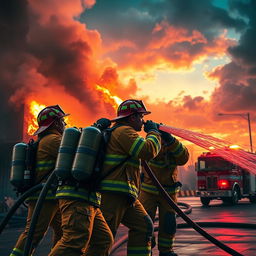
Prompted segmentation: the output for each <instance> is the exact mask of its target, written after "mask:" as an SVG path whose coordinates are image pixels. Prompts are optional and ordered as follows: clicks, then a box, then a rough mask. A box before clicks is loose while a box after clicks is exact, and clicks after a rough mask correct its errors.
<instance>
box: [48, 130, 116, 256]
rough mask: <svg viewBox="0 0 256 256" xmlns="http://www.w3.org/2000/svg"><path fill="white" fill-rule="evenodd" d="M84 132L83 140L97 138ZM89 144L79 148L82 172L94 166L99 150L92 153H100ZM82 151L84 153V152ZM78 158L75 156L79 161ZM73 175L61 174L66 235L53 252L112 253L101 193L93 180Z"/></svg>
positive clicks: (60, 194) (69, 255)
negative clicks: (90, 245) (93, 159)
mask: <svg viewBox="0 0 256 256" xmlns="http://www.w3.org/2000/svg"><path fill="white" fill-rule="evenodd" d="M89 128H92V127H89ZM95 129H96V128H95ZM86 130H87V128H85V129H83V132H84V134H86V133H85V131H86ZM89 130H91V129H89ZM96 130H98V129H96ZM83 132H82V135H81V137H80V139H81V138H86V136H90V139H91V141H95V140H97V139H96V138H93V136H94V135H95V134H94V135H93V134H92V133H88V134H89V135H88V134H87V135H83ZM97 135H98V134H97ZM97 135H95V136H97ZM64 136H65V135H64ZM64 138H65V137H64ZM71 139H72V138H71ZM83 140H84V139H82V141H83ZM87 142H88V141H87ZM89 144H90V143H87V144H86V146H83V147H82V146H81V147H78V148H77V150H76V152H77V154H79V159H80V160H79V161H80V164H79V168H78V170H79V171H80V170H81V169H82V170H84V169H86V168H87V167H88V166H90V161H92V158H94V157H96V156H97V154H96V153H94V154H92V152H96V149H95V148H94V149H92V148H90V146H89ZM61 145H62V144H61ZM83 145H84V144H83ZM94 146H95V145H94ZM61 147H62V146H61ZM94 150H95V151H94ZM69 151H70V148H69ZM79 152H83V154H80V153H79ZM88 152H89V156H90V157H89V158H88V157H87V156H88V154H85V153H88ZM77 159H78V158H76V157H75V160H74V162H75V163H76V161H77ZM58 161H59V158H58ZM63 161H64V160H63ZM79 161H78V163H79ZM83 164H85V165H86V168H82V167H81V166H83ZM73 167H74V165H73ZM75 169H76V168H75ZM56 170H57V169H56ZM74 173H75V171H74V172H73V174H74ZM73 174H72V172H70V175H65V176H61V175H60V173H59V176H58V177H59V186H58V189H57V192H56V198H57V199H58V201H59V207H60V211H61V219H62V231H63V235H62V237H61V239H60V240H59V241H58V243H57V244H56V245H55V247H54V248H53V249H52V250H51V252H50V254H49V255H50V256H54V255H56V256H60V255H65V256H80V255H87V256H96V255H97V256H107V255H109V251H110V248H111V247H112V244H113V242H114V238H113V235H112V232H111V230H110V229H109V227H108V225H107V223H106V221H105V219H104V217H103V215H102V212H101V210H100V208H99V206H100V200H101V194H100V193H99V192H97V188H95V187H93V185H92V183H93V180H91V182H90V180H89V181H88V180H78V179H75V178H74V177H75V175H73ZM80 174H81V173H80ZM89 241H92V242H93V243H94V247H93V248H90V252H88V248H89Z"/></svg>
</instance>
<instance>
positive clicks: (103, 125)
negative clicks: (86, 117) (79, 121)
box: [94, 118, 111, 130]
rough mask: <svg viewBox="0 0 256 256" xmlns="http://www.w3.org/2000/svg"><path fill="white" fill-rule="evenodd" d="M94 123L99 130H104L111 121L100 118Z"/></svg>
mask: <svg viewBox="0 0 256 256" xmlns="http://www.w3.org/2000/svg"><path fill="white" fill-rule="evenodd" d="M94 125H95V126H96V127H97V128H99V129H100V130H104V129H106V128H109V127H110V125H111V121H110V120H109V119H107V118H100V119H98V120H97V121H96V123H94Z"/></svg>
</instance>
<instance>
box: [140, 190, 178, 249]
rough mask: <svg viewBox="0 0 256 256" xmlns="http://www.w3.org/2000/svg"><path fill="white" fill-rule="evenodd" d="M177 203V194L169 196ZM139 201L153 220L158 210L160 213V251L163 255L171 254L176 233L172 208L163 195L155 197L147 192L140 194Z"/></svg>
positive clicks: (174, 215)
mask: <svg viewBox="0 0 256 256" xmlns="http://www.w3.org/2000/svg"><path fill="white" fill-rule="evenodd" d="M169 195H170V197H171V198H172V200H173V201H174V202H177V196H176V194H169ZM139 200H140V201H141V203H142V204H143V206H144V208H145V210H146V211H147V212H148V214H149V216H150V217H151V219H152V220H153V222H154V220H155V216H156V210H157V208H158V212H159V231H158V250H159V251H160V252H162V253H166V252H170V251H171V250H172V248H173V242H174V239H175V233H176V214H175V211H174V210H173V209H172V207H171V206H170V205H169V204H168V203H167V201H166V200H165V199H164V198H163V197H162V196H161V195H154V194H151V193H148V192H145V191H141V192H140V196H139Z"/></svg>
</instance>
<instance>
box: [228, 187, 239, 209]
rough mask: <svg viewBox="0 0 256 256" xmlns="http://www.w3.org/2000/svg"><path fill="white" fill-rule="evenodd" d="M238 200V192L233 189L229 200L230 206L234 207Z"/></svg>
mask: <svg viewBox="0 0 256 256" xmlns="http://www.w3.org/2000/svg"><path fill="white" fill-rule="evenodd" d="M238 200H239V190H238V188H237V187H235V188H234V190H233V192H232V197H231V198H230V204H232V205H235V204H237V203H238Z"/></svg>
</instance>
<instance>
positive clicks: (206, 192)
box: [196, 152, 256, 206]
mask: <svg viewBox="0 0 256 256" xmlns="http://www.w3.org/2000/svg"><path fill="white" fill-rule="evenodd" d="M196 171H197V192H196V194H197V196H199V197H200V200H201V203H202V205H204V206H208V205H209V204H210V201H211V200H213V199H220V200H222V201H223V202H224V203H228V204H233V205H234V204H237V203H238V201H239V200H240V199H242V198H248V199H249V200H250V202H251V203H256V176H255V175H254V174H251V173H249V172H248V171H247V170H245V169H242V168H241V167H240V166H238V165H235V164H233V163H231V162H229V161H227V160H225V159H223V158H222V157H221V156H219V155H217V154H216V153H212V152H205V153H202V154H201V155H200V156H199V157H198V162H197V163H196Z"/></svg>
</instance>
